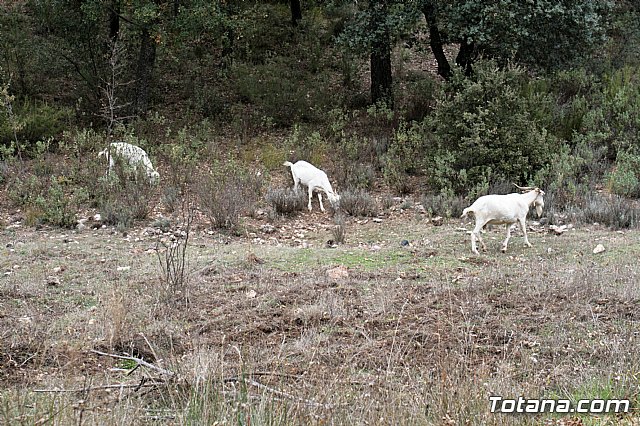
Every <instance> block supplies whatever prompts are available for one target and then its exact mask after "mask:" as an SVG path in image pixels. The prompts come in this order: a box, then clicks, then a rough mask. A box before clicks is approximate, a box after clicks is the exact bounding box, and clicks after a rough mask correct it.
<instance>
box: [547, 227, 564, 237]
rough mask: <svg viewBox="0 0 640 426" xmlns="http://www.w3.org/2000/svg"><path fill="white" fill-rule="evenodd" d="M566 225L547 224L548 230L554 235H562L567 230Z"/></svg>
mask: <svg viewBox="0 0 640 426" xmlns="http://www.w3.org/2000/svg"><path fill="white" fill-rule="evenodd" d="M567 229H568V228H567V225H561V226H556V225H551V226H549V231H551V232H553V233H554V234H556V235H562V234H564V233H565V232H566V231H567Z"/></svg>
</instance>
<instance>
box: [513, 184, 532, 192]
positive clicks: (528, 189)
mask: <svg viewBox="0 0 640 426" xmlns="http://www.w3.org/2000/svg"><path fill="white" fill-rule="evenodd" d="M513 186H515V187H516V188H518V189H519V190H520V191H531V190H532V189H535V187H533V186H518V185H516V184H515V183H514V184H513Z"/></svg>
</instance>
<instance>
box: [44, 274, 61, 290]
mask: <svg viewBox="0 0 640 426" xmlns="http://www.w3.org/2000/svg"><path fill="white" fill-rule="evenodd" d="M47 285H48V286H49V287H56V286H59V285H60V278H58V277H56V276H53V275H49V276H48V277H47Z"/></svg>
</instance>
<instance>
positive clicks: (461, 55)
mask: <svg viewBox="0 0 640 426" xmlns="http://www.w3.org/2000/svg"><path fill="white" fill-rule="evenodd" d="M475 59H476V49H475V45H474V43H473V42H471V43H468V42H467V40H466V39H465V40H463V41H462V43H460V50H459V51H458V55H457V56H456V63H457V64H458V66H459V67H460V68H462V70H463V71H464V75H466V76H467V77H470V76H471V75H472V74H473V61H475Z"/></svg>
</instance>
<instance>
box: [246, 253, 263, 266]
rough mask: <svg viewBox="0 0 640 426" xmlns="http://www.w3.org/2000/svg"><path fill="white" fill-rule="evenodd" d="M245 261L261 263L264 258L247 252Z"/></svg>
mask: <svg viewBox="0 0 640 426" xmlns="http://www.w3.org/2000/svg"><path fill="white" fill-rule="evenodd" d="M247 261H248V262H250V263H257V264H258V265H262V264H263V263H264V259H260V258H259V257H258V256H256V255H255V253H249V255H248V256H247Z"/></svg>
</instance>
